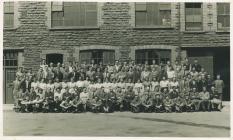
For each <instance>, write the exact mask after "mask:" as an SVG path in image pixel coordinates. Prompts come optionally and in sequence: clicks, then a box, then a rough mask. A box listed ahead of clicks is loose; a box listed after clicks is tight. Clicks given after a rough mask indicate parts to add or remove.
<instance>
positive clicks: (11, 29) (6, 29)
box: [3, 28, 17, 31]
mask: <svg viewBox="0 0 233 140" xmlns="http://www.w3.org/2000/svg"><path fill="white" fill-rule="evenodd" d="M16 29H17V28H3V31H15V30H16Z"/></svg>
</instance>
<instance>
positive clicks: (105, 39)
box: [4, 1, 230, 70]
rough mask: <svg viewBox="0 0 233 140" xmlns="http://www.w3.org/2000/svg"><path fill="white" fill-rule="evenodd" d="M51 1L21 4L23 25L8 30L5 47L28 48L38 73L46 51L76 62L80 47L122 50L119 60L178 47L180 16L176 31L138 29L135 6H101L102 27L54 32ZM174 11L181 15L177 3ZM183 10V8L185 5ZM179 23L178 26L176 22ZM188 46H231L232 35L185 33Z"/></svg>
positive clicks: (26, 63) (27, 54) (26, 61)
mask: <svg viewBox="0 0 233 140" xmlns="http://www.w3.org/2000/svg"><path fill="white" fill-rule="evenodd" d="M47 5H48V2H36V1H34V2H18V12H19V13H18V16H19V17H18V21H19V26H18V27H17V28H16V29H14V30H4V48H8V47H11V48H13V47H17V48H18V47H24V48H25V49H24V57H25V58H24V63H23V65H24V66H25V67H32V68H33V70H36V69H37V68H38V67H39V62H40V61H41V60H40V57H41V53H42V50H64V53H65V54H66V56H68V57H67V58H65V61H68V60H73V59H74V57H75V56H76V55H75V48H77V47H80V46H91V45H92V46H93V45H97V46H98V45H105V46H112V47H117V48H120V49H119V50H120V51H119V58H120V59H127V58H129V57H130V47H131V46H144V45H170V46H178V43H179V42H178V31H177V25H178V24H177V23H178V20H177V18H178V13H173V14H172V18H173V19H172V21H173V24H172V25H174V28H169V29H160V28H159V29H158V28H157V29H136V28H135V26H134V25H135V19H134V18H135V15H134V14H135V12H134V11H135V7H134V3H126V2H123V3H111V2H107V3H101V4H99V6H100V7H99V9H100V11H99V14H100V15H99V19H98V20H99V21H98V23H99V26H98V28H96V29H75V30H52V29H50V27H48V25H47V23H48V20H50V18H49V16H48V14H49V13H50V9H49V8H48V6H47ZM172 7H173V8H174V9H173V10H172V11H173V12H178V10H177V6H176V4H173V5H172ZM181 7H182V6H181ZM174 22H175V23H174ZM182 35H183V37H182V43H183V46H184V47H187V46H192V47H202V46H206V45H208V46H209V47H212V46H218V47H221V46H229V42H230V35H229V33H212V34H204V33H183V34H182Z"/></svg>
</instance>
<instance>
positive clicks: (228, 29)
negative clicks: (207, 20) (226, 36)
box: [216, 2, 231, 32]
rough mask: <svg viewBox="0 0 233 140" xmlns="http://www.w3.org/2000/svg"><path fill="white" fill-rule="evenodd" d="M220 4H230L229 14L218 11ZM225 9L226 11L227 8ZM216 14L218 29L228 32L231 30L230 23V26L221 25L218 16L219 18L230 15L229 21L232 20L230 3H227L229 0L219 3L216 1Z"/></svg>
mask: <svg viewBox="0 0 233 140" xmlns="http://www.w3.org/2000/svg"><path fill="white" fill-rule="evenodd" d="M219 4H229V14H226V13H224V14H219V12H218V5H219ZM224 11H225V8H224ZM216 13H217V14H216V15H217V31H228V32H230V23H229V27H221V28H220V27H219V25H218V18H219V16H229V22H230V18H231V17H230V3H227V2H218V3H216Z"/></svg>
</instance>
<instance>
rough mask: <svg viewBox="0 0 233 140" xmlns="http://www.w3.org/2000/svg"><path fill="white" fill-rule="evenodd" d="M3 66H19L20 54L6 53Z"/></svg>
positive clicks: (14, 52)
mask: <svg viewBox="0 0 233 140" xmlns="http://www.w3.org/2000/svg"><path fill="white" fill-rule="evenodd" d="M3 66H12V67H17V66H18V52H16V51H4V56H3Z"/></svg>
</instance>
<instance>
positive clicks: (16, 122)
mask: <svg viewBox="0 0 233 140" xmlns="http://www.w3.org/2000/svg"><path fill="white" fill-rule="evenodd" d="M3 115H4V116H3V118H4V123H3V125H4V129H3V132H4V135H5V136H135V137H138V136H139V137H142V136H143V137H229V136H230V108H229V106H225V107H224V109H223V111H222V112H194V113H169V114H168V113H137V114H134V113H131V112H115V113H109V114H104V113H90V112H87V113H78V114H73V113H47V114H46V113H15V112H13V111H12V110H9V109H5V110H4V113H3Z"/></svg>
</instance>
